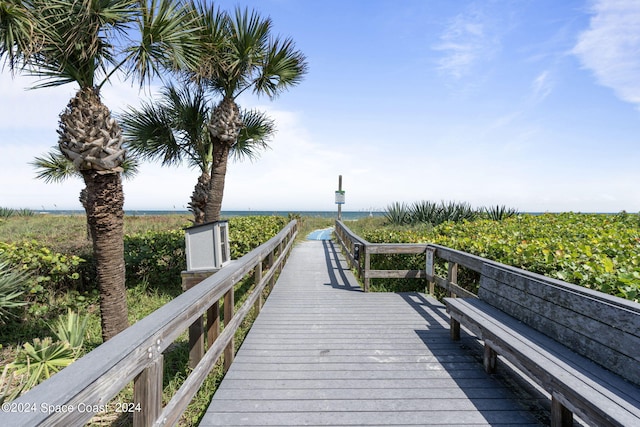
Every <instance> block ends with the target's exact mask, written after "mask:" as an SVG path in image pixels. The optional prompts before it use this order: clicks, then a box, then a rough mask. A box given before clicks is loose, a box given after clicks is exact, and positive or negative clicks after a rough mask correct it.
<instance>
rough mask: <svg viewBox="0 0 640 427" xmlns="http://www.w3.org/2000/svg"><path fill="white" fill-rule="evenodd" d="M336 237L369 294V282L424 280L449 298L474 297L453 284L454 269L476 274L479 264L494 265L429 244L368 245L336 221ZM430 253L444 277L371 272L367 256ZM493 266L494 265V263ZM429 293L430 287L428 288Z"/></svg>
mask: <svg viewBox="0 0 640 427" xmlns="http://www.w3.org/2000/svg"><path fill="white" fill-rule="evenodd" d="M335 230H336V236H337V239H338V243H339V244H340V246H341V247H342V249H343V251H344V253H345V254H346V257H347V258H348V260H349V261H350V264H351V267H352V268H356V269H357V270H358V276H359V278H360V280H362V282H363V287H364V291H365V292H368V291H369V286H370V279H427V280H428V281H429V282H430V283H431V284H432V285H437V286H440V287H441V288H443V289H446V290H447V291H448V292H449V293H450V294H452V295H459V296H466V297H475V294H473V293H472V292H469V291H468V290H466V289H464V288H462V287H460V286H459V285H458V284H457V283H456V281H457V280H456V279H457V269H458V266H459V265H461V266H463V267H465V268H468V269H469V270H473V271H477V272H480V271H481V270H482V263H483V262H484V263H486V262H489V263H494V262H493V261H490V260H487V259H484V258H482V257H479V256H476V255H472V254H468V253H466V252H462V251H458V250H455V249H451V248H447V247H445V246H440V245H434V244H431V243H371V242H368V241H366V240H365V239H363V238H362V237H360V236H358V235H357V234H355V233H354V232H353V231H351V230H350V229H349V227H347V226H346V225H345V224H344V223H343V222H342V221H336V227H335ZM356 245H359V246H360V247H359V261H354V258H356V256H355V250H354V248H355V247H356ZM427 250H432V251H433V253H434V257H436V258H440V259H442V260H444V261H447V263H448V275H447V278H442V277H438V276H436V275H435V274H434V273H433V272H427V271H426V269H422V270H371V258H370V256H371V254H383V255H397V254H424V253H426V252H427ZM495 264H497V263H495ZM429 290H430V292H431V293H433V286H430V289H429Z"/></svg>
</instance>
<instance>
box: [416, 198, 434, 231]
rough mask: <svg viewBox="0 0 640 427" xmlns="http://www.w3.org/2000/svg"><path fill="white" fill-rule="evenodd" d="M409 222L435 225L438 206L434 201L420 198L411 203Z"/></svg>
mask: <svg viewBox="0 0 640 427" xmlns="http://www.w3.org/2000/svg"><path fill="white" fill-rule="evenodd" d="M410 214H411V222H412V223H414V224H415V223H423V224H431V225H436V224H438V222H439V218H440V208H439V207H438V204H437V203H435V202H430V201H428V200H422V201H420V202H416V203H414V204H413V205H411V210H410Z"/></svg>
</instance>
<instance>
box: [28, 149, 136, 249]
mask: <svg viewBox="0 0 640 427" xmlns="http://www.w3.org/2000/svg"><path fill="white" fill-rule="evenodd" d="M31 165H32V166H33V167H34V168H35V169H36V179H41V180H43V181H44V182H46V183H47V184H48V183H52V182H63V181H65V180H67V179H69V178H74V177H75V178H80V179H83V178H82V174H81V173H80V171H79V170H77V169H76V168H75V167H74V166H73V162H72V161H71V160H69V159H68V158H67V157H66V156H65V155H64V153H63V152H62V151H61V150H60V146H59V145H56V146H54V147H52V149H51V151H50V152H48V153H47V154H46V155H44V156H43V157H36V158H35V159H34V160H33V162H31ZM121 166H122V177H123V178H124V179H129V178H133V177H134V176H136V175H137V174H138V161H137V159H136V158H134V157H126V158H125V159H124V161H123V162H122V164H121ZM78 200H79V201H80V203H81V204H82V207H83V208H84V210H85V213H86V212H87V189H86V188H83V189H82V190H81V191H80V197H79V198H78ZM87 239H91V228H90V226H89V223H88V222H87Z"/></svg>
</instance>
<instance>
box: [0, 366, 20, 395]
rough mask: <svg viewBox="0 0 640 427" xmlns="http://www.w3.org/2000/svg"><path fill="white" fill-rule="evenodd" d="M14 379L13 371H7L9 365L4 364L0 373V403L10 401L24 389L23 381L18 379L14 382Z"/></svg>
mask: <svg viewBox="0 0 640 427" xmlns="http://www.w3.org/2000/svg"><path fill="white" fill-rule="evenodd" d="M16 380H17V378H16V375H15V373H14V372H11V373H9V365H5V366H4V369H3V370H2V374H1V375H0V405H1V404H3V403H5V402H11V401H12V400H13V399H15V398H16V397H18V396H19V395H20V393H22V390H24V387H25V384H24V381H19V382H18V384H16Z"/></svg>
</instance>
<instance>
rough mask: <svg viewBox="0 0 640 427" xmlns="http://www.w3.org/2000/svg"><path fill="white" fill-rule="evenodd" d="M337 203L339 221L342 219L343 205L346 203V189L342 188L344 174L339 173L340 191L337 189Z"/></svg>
mask: <svg viewBox="0 0 640 427" xmlns="http://www.w3.org/2000/svg"><path fill="white" fill-rule="evenodd" d="M336 205H338V221H342V205H344V190H342V175H338V191H336Z"/></svg>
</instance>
